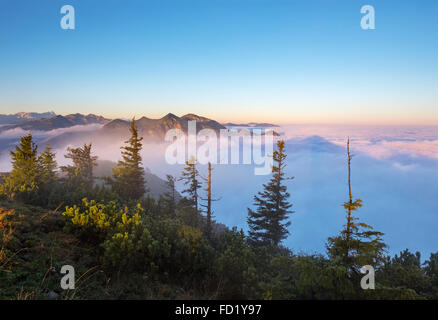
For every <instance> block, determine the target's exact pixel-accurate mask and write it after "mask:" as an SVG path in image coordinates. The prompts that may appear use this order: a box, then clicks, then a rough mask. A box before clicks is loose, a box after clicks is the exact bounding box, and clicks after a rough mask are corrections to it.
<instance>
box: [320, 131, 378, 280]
mask: <svg viewBox="0 0 438 320" xmlns="http://www.w3.org/2000/svg"><path fill="white" fill-rule="evenodd" d="M352 158H353V156H352V155H351V153H350V139H348V140H347V164H348V195H349V200H348V201H347V202H344V204H343V207H344V209H345V210H346V212H347V216H346V220H347V221H346V224H345V226H344V229H343V230H342V231H341V233H340V235H338V236H336V237H330V238H329V239H328V243H327V251H328V254H329V256H330V257H331V258H333V259H337V260H338V261H339V262H340V263H341V265H343V266H344V267H346V268H347V270H348V271H349V272H353V275H354V274H356V275H359V274H360V268H361V267H362V266H364V265H372V266H373V267H377V266H378V265H380V264H381V263H382V262H383V253H384V249H385V247H386V245H385V244H384V243H383V242H382V238H381V237H382V236H383V233H381V232H378V231H373V227H371V226H370V225H367V224H365V223H363V222H359V218H357V217H356V216H354V215H353V213H354V212H355V211H357V210H358V209H359V208H361V207H362V200H361V199H359V198H358V199H353V195H352V190H351V160H352Z"/></svg>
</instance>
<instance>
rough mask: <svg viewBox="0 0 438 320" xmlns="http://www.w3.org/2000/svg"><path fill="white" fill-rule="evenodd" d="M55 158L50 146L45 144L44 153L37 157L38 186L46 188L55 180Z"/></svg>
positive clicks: (56, 165)
mask: <svg viewBox="0 0 438 320" xmlns="http://www.w3.org/2000/svg"><path fill="white" fill-rule="evenodd" d="M55 156H56V154H55V152H53V151H52V148H51V147H50V144H47V145H46V148H45V150H44V152H43V153H41V154H40V156H39V157H38V181H39V184H40V185H46V186H48V185H50V184H52V183H53V182H55V181H56V180H57V173H56V171H55V170H56V168H57V167H58V164H57V163H56V160H55Z"/></svg>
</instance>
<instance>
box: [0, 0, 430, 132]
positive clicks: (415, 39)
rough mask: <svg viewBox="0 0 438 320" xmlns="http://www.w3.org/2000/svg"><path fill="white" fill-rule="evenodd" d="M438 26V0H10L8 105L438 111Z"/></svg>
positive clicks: (378, 117)
mask: <svg viewBox="0 0 438 320" xmlns="http://www.w3.org/2000/svg"><path fill="white" fill-rule="evenodd" d="M66 4H70V5H73V6H74V7H75V11H76V12H75V13H76V29H75V30H62V29H61V28H60V24H59V22H60V19H61V17H62V14H61V13H60V8H61V7H62V6H63V5H66ZM367 4H369V5H373V6H374V7H375V10H376V30H368V31H364V30H362V29H361V28H360V20H361V17H362V15H361V13H360V8H361V7H362V6H363V5H367ZM437 31H438V2H437V1H435V0H423V1H414V0H403V1H402V0H398V1H392V0H386V1H371V0H360V1H356V0H348V1H340V0H333V1H327V0H325V1H322V0H320V1H317V0H306V1H304V0H301V1H293V0H288V1H286V0H172V1H170V0H159V1H150V0H146V1H132V0H129V1H121V0H118V1H116V0H105V1H99V0H93V1H85V0H83V1H82V0H62V1H57V0H51V1H32V0H27V1H24V0H1V1H0V70H1V72H0V113H14V112H18V111H47V110H54V111H55V112H57V113H60V114H67V113H73V112H82V113H90V112H92V113H97V114H102V115H105V116H108V117H111V118H112V117H131V116H133V115H136V116H140V115H146V116H151V117H160V116H162V115H164V114H166V113H168V112H173V113H175V114H180V115H182V114H184V113H188V112H193V113H198V114H201V115H204V116H208V117H211V118H215V119H218V120H221V121H272V122H279V123H296V122H298V123H309V122H313V123H320V122H328V123H345V122H348V123H370V124H376V123H377V124H437V123H438V108H437V105H438V59H437V57H438V37H437V36H436V35H437Z"/></svg>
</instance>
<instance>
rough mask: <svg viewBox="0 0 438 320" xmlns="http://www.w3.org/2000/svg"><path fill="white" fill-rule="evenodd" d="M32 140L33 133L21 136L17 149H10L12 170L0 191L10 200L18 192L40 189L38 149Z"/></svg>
mask: <svg viewBox="0 0 438 320" xmlns="http://www.w3.org/2000/svg"><path fill="white" fill-rule="evenodd" d="M37 149H38V148H37V146H36V145H35V143H34V142H33V140H32V134H31V133H30V132H29V134H28V135H27V136H24V137H21V138H20V144H19V145H17V146H15V151H10V154H11V158H12V171H11V173H10V175H9V177H7V178H6V179H5V182H4V184H3V185H2V186H1V188H0V193H1V194H4V195H6V196H7V197H8V198H9V199H10V200H12V199H14V197H15V196H16V195H17V193H24V192H31V191H34V190H36V189H38V168H37V165H38V156H37V154H38V151H37Z"/></svg>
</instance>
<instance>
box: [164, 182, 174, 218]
mask: <svg viewBox="0 0 438 320" xmlns="http://www.w3.org/2000/svg"><path fill="white" fill-rule="evenodd" d="M175 181H176V179H175V177H174V176H172V175H170V174H168V175H166V187H167V191H166V192H165V193H164V195H163V201H164V203H165V206H166V207H167V210H168V211H169V213H170V215H171V216H175V210H176V195H177V192H176V188H175Z"/></svg>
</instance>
